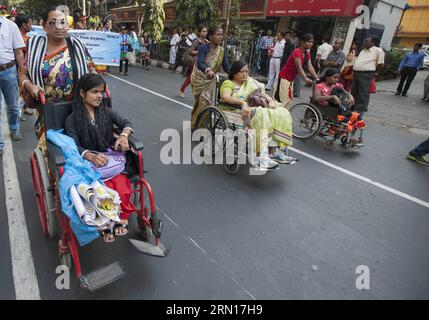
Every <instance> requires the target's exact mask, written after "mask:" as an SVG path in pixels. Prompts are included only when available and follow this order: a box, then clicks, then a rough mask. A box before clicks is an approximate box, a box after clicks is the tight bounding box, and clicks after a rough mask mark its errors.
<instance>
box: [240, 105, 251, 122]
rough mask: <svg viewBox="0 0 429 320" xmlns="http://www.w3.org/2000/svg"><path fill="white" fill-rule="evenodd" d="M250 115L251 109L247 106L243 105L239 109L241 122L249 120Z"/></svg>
mask: <svg viewBox="0 0 429 320" xmlns="http://www.w3.org/2000/svg"><path fill="white" fill-rule="evenodd" d="M251 113H252V108H250V107H249V106H248V105H247V103H244V104H243V105H242V107H241V114H242V118H243V120H246V119H247V118H249V117H250V115H251Z"/></svg>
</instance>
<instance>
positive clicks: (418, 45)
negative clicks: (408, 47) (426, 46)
mask: <svg viewBox="0 0 429 320" xmlns="http://www.w3.org/2000/svg"><path fill="white" fill-rule="evenodd" d="M415 46H417V47H419V49H421V48H422V47H423V43H416V44H415Z"/></svg>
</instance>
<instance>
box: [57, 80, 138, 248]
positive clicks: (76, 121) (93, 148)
mask: <svg viewBox="0 0 429 320" xmlns="http://www.w3.org/2000/svg"><path fill="white" fill-rule="evenodd" d="M76 89H77V90H76V94H75V97H74V99H73V106H72V109H73V112H72V113H71V114H70V115H69V116H68V118H67V120H66V124H65V133H66V134H67V135H68V136H70V137H72V138H73V139H74V140H75V142H76V145H77V147H78V150H79V152H80V153H81V154H82V157H83V158H84V159H86V160H88V161H90V162H92V163H93V164H94V165H95V167H97V168H101V167H104V166H106V165H107V164H108V158H107V156H106V154H105V153H106V152H108V149H111V150H113V149H115V150H117V151H121V152H123V153H125V152H127V151H129V150H130V147H129V144H128V137H129V136H130V135H131V134H132V133H133V129H132V125H131V123H130V121H128V120H127V119H125V118H123V117H122V116H120V115H119V114H118V113H117V112H116V111H114V110H112V109H110V108H109V107H107V106H105V105H104V103H103V99H102V98H103V93H104V92H105V90H106V82H105V81H104V80H103V78H102V77H101V76H100V75H97V74H86V75H84V76H82V77H81V78H80V80H79V82H78V85H77V88H76ZM113 125H115V126H117V127H118V128H119V129H120V130H121V131H122V133H121V134H120V135H119V137H117V138H116V137H115V136H114V135H113V131H112V129H113ZM105 185H106V186H107V187H108V188H110V189H113V190H115V191H116V192H118V193H119V197H120V199H121V213H120V215H119V217H120V219H121V222H120V223H118V224H116V225H115V226H114V228H113V233H112V230H106V231H103V240H104V241H105V242H113V241H114V240H115V236H123V235H126V234H127V233H128V218H129V217H130V215H131V214H132V213H133V212H134V211H135V210H136V208H135V207H134V205H133V204H132V203H131V201H130V196H131V182H130V181H129V179H128V177H127V176H126V175H125V174H123V173H121V174H118V175H116V176H115V177H113V178H111V179H110V180H107V181H105Z"/></svg>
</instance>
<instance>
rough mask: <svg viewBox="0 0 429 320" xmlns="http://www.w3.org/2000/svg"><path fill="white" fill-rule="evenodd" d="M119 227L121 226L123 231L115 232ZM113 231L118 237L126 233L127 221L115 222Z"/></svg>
mask: <svg viewBox="0 0 429 320" xmlns="http://www.w3.org/2000/svg"><path fill="white" fill-rule="evenodd" d="M119 228H122V229H123V230H124V233H121V234H119V233H117V232H116V231H117V230H118V229H119ZM113 231H114V234H115V236H118V237H122V236H125V235H127V234H128V223H117V224H115V227H114V228H113Z"/></svg>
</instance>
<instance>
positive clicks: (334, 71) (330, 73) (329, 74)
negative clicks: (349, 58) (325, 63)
mask: <svg viewBox="0 0 429 320" xmlns="http://www.w3.org/2000/svg"><path fill="white" fill-rule="evenodd" d="M337 73H340V72H339V71H338V69H333V68H329V69H327V70H326V71H325V74H324V75H323V77H322V78H321V79H320V82H325V81H326V78H329V77H332V76H333V75H335V74H337Z"/></svg>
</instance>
